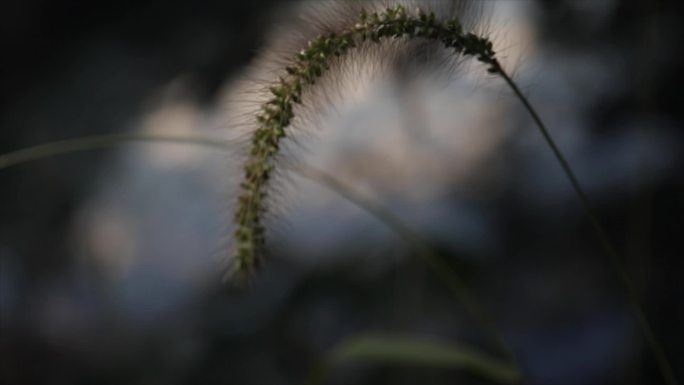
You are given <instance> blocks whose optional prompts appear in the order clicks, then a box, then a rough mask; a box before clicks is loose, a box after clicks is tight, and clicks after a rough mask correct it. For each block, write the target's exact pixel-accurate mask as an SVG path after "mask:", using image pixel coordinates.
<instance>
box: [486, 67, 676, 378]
mask: <svg viewBox="0 0 684 385" xmlns="http://www.w3.org/2000/svg"><path fill="white" fill-rule="evenodd" d="M495 66H496V67H497V69H498V71H497V72H498V73H499V74H500V76H501V77H502V78H503V79H504V81H505V82H506V83H507V84H508V86H509V87H510V88H511V90H512V91H513V93H514V94H515V95H516V96H517V98H518V99H519V100H520V102H521V103H522V104H523V106H525V109H526V110H527V112H528V113H529V114H530V116H532V119H533V120H534V122H535V124H536V125H537V127H538V128H539V131H540V132H541V134H542V136H543V137H544V140H545V141H546V144H547V145H548V146H549V147H550V148H551V151H553V154H554V156H555V157H556V159H557V160H558V162H559V163H560V165H561V167H562V168H563V172H564V173H565V176H566V177H567V178H568V180H569V181H570V184H571V185H572V188H573V189H574V190H575V193H576V195H577V197H578V198H579V201H580V204H581V206H582V209H583V210H584V213H585V214H586V216H587V218H589V222H590V223H591V226H592V228H593V230H594V233H595V234H596V236H597V237H598V239H599V242H600V243H601V247H602V248H603V250H604V252H605V253H606V254H607V255H608V257H609V258H610V261H611V264H612V265H613V268H614V269H615V271H616V272H617V273H618V275H619V277H620V279H621V281H622V283H623V284H624V286H625V289H626V290H627V299H628V301H629V303H630V305H631V307H632V310H633V311H634V315H635V317H636V319H637V322H638V324H639V328H640V329H641V331H642V332H643V333H644V337H645V338H646V343H647V344H648V346H649V348H650V349H651V351H652V353H653V356H654V358H655V360H656V362H657V364H658V367H659V368H660V372H661V374H662V375H663V378H664V379H665V381H666V383H667V384H668V385H677V384H678V381H677V379H676V377H675V374H674V370H673V369H672V366H671V365H670V362H669V360H668V358H667V355H666V354H665V351H664V349H663V347H662V345H661V344H660V342H659V341H658V339H657V338H656V336H655V333H654V332H653V329H652V327H651V324H650V323H649V322H648V318H646V313H645V312H644V309H643V306H642V305H641V301H640V300H639V296H638V294H637V291H636V289H635V286H634V283H633V282H632V278H631V277H630V276H629V273H628V272H627V269H626V267H625V265H624V263H623V262H622V260H621V259H620V256H619V255H618V252H617V250H616V249H615V247H614V246H613V243H612V242H611V241H610V238H609V237H608V234H607V232H606V230H605V227H604V226H603V225H602V224H601V221H600V220H599V218H598V215H597V214H596V211H595V210H594V209H593V207H592V205H591V203H590V202H589V197H588V196H587V194H586V192H585V191H584V189H583V188H582V186H581V185H580V183H579V180H578V179H577V176H576V175H575V173H574V172H573V171H572V168H571V167H570V164H569V163H568V161H567V159H566V158H565V156H564V155H563V153H562V152H561V151H560V149H559V148H558V145H557V144H556V142H555V140H554V139H553V137H552V136H551V133H550V132H549V130H548V129H547V128H546V125H545V124H544V122H543V121H542V120H541V118H540V117H539V114H537V111H536V110H535V109H534V107H532V104H531V103H530V101H529V100H528V99H527V97H526V96H525V95H524V94H523V93H522V91H520V88H519V87H518V85H517V84H516V83H515V82H514V81H513V80H512V79H511V77H510V76H509V75H508V73H506V71H504V70H503V68H502V67H501V65H500V64H499V63H498V61H497V62H496V64H495Z"/></svg>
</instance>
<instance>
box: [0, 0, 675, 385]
mask: <svg viewBox="0 0 684 385" xmlns="http://www.w3.org/2000/svg"><path fill="white" fill-rule="evenodd" d="M531 4H532V5H531V6H529V7H527V8H525V9H526V10H528V11H530V12H532V14H531V17H529V20H531V21H532V25H530V26H529V28H531V30H532V31H533V32H534V35H535V37H536V39H537V44H538V45H537V49H538V50H540V51H542V52H544V54H545V55H547V56H550V57H560V58H563V59H558V61H556V62H554V61H553V60H551V61H550V62H551V63H556V64H559V65H560V68H561V69H567V73H570V74H571V75H568V76H569V79H570V80H567V79H566V81H568V82H570V83H573V82H574V83H573V84H575V85H577V86H579V87H587V91H586V95H587V97H586V98H584V97H582V95H583V94H582V93H579V95H580V97H579V98H574V99H572V100H571V101H566V103H575V107H574V111H576V113H577V114H581V117H582V119H581V121H582V122H583V130H584V131H585V132H584V141H583V142H582V143H583V146H581V148H579V149H576V150H575V151H574V152H572V154H573V155H572V156H571V161H573V162H574V164H578V165H579V166H578V168H577V169H578V174H579V176H580V179H581V180H583V181H584V182H586V184H587V185H588V189H589V191H590V195H591V196H592V198H593V199H592V200H593V202H594V204H595V206H596V208H597V210H598V213H599V215H600V217H601V219H602V220H603V221H604V223H605V224H606V225H607V228H608V232H609V236H610V237H611V238H612V240H613V241H614V242H615V244H616V245H617V247H618V250H619V252H620V253H621V255H622V257H623V258H624V259H625V261H626V263H627V266H628V270H629V271H630V273H631V274H632V275H633V276H634V278H635V283H636V287H637V289H638V292H639V296H640V298H641V300H642V301H643V303H644V305H645V311H646V314H647V315H648V317H649V319H650V320H651V322H652V326H653V328H654V330H655V332H656V334H657V336H658V338H659V340H660V341H661V342H662V344H663V346H664V349H665V350H666V352H667V354H668V356H669V357H670V360H671V362H672V365H673V366H674V369H675V372H676V373H677V375H678V377H679V378H684V372H683V371H682V370H681V367H683V366H684V333H683V332H682V326H681V325H684V312H682V299H683V298H684V289H682V287H683V286H682V284H681V283H680V279H681V276H682V274H681V273H682V269H681V266H682V262H681V256H682V248H681V244H682V240H681V236H682V215H683V214H684V204H683V203H682V193H683V192H684V185H683V183H682V178H681V176H682V175H681V171H682V160H683V159H682V132H681V128H682V124H683V122H684V116H683V115H684V108H682V107H683V106H684V100H683V98H684V96H683V95H684V92H683V91H682V90H684V81H683V80H684V63H683V61H684V55H683V54H682V49H681V45H682V44H681V43H682V41H684V28H683V27H682V22H681V19H682V16H684V12H682V11H683V9H682V8H683V7H684V6H683V5H682V4H683V3H682V2H679V1H670V2H667V1H645V0H644V1H636V0H630V1H536V2H532V3H531ZM285 8H287V4H283V3H276V2H271V1H258V2H257V1H250V2H248V1H163V2H162V1H147V0H143V1H135V2H133V1H128V2H127V1H97V2H92V1H64V0H53V1H36V0H26V1H21V2H18V1H10V2H4V3H3V4H2V5H0V19H1V22H0V26H1V28H2V32H1V33H0V47H1V49H2V51H1V52H2V54H1V56H2V61H1V64H0V85H1V87H0V100H1V103H0V152H3V153H4V152H8V151H11V150H14V149H18V148H22V147H26V146H30V145H34V144H38V143H43V142H47V141H51V140H58V139H64V138H72V137H78V136H81V135H92V134H102V133H120V132H123V131H125V130H127V128H126V127H130V123H131V122H134V121H136V119H138V118H139V117H140V116H141V115H142V114H143V112H144V109H145V105H146V103H147V101H148V100H149V98H150V97H151V95H154V93H155V92H156V90H158V89H159V88H160V87H162V86H164V85H165V84H168V83H170V82H172V81H173V79H175V78H176V77H177V76H178V75H179V74H183V76H185V77H186V78H189V79H191V80H190V81H189V83H190V84H192V87H191V88H190V91H189V92H190V96H189V97H190V98H191V99H192V100H193V101H194V102H195V103H196V104H197V105H199V106H204V107H206V108H210V107H211V106H213V105H214V103H216V98H217V93H218V92H219V90H220V87H221V86H222V85H223V84H224V83H225V82H227V81H229V80H230V79H231V78H232V77H233V76H236V74H237V73H238V71H240V70H242V69H244V68H245V66H247V65H249V63H250V60H252V59H253V58H254V56H255V55H256V53H257V52H258V50H259V48H260V47H262V44H264V42H265V39H266V33H267V32H268V31H269V26H271V25H272V23H273V20H275V19H277V13H278V12H279V10H281V9H285ZM587 57H591V58H592V60H594V61H591V62H590V63H596V62H599V63H602V64H603V65H604V66H606V67H608V68H611V69H612V68H614V70H610V71H608V72H609V73H610V74H611V78H610V81H609V82H598V83H595V84H601V87H604V88H601V89H598V90H597V89H592V84H593V83H592V80H591V75H590V74H585V73H584V72H583V68H584V67H583V66H582V63H583V60H584V59H583V58H587ZM571 59H572V60H571ZM587 66H590V64H588V65H587ZM589 72H591V71H589ZM550 76H553V75H550ZM572 76H575V77H576V78H573V77H572ZM523 81H524V79H523ZM545 81H547V79H546V78H543V77H541V78H538V79H537V82H539V83H540V84H538V85H537V87H538V88H539V89H540V90H543V89H545V87H553V85H545V83H544V82H545ZM606 84H607V86H606ZM539 94H541V95H543V91H540V92H539ZM539 98H540V99H541V98H542V96H540V97H539ZM533 102H534V100H533ZM542 102H543V101H542ZM551 103H552V102H551ZM546 106H548V104H547V105H546ZM539 109H540V110H541V111H553V110H552V109H551V110H550V109H548V108H547V109H545V108H544V105H543V104H542V105H541V106H539ZM516 114H519V115H517V116H513V117H512V118H511V119H510V120H511V122H512V123H511V124H523V123H525V122H527V121H528V120H527V119H528V118H527V117H526V116H525V115H524V113H523V111H518V112H516ZM547 114H552V112H547ZM542 115H543V114H542ZM525 124H527V123H525ZM560 129H562V128H560ZM560 129H559V130H560ZM560 136H561V137H562V134H561V135H560ZM625 138H628V139H630V140H632V141H633V142H634V143H633V146H632V145H628V146H626V147H625V146H622V145H623V144H624V140H627V139H625ZM644 141H647V142H648V145H644V146H643V147H642V146H641V144H643V142H644ZM630 143H632V142H630ZM534 146H536V147H538V148H539V150H538V151H541V152H544V151H546V150H545V147H544V146H543V144H542V143H541V142H538V143H536V144H535V145H534ZM525 148H526V147H525V145H522V147H521V145H520V144H519V143H516V142H515V141H514V140H512V141H510V142H509V143H507V144H506V146H505V147H504V149H503V150H502V151H503V152H502V153H503V154H505V157H506V159H507V162H508V164H509V165H510V168H509V170H512V171H513V173H512V174H511V176H509V178H508V179H507V180H509V182H508V183H507V184H506V186H505V187H504V188H503V189H501V190H500V191H498V192H497V193H496V194H495V196H494V197H493V198H491V197H490V198H488V199H478V198H476V197H473V196H466V198H463V193H462V192H461V191H460V190H458V189H457V188H455V189H454V193H453V200H454V201H463V200H465V201H466V202H467V203H468V204H469V205H475V206H477V207H485V208H486V212H488V213H494V214H492V215H493V217H494V221H495V222H496V224H497V225H496V227H497V229H499V230H500V233H501V234H503V235H502V236H499V237H497V238H496V239H493V240H491V241H490V242H495V243H496V247H494V248H493V249H491V250H490V249H487V250H488V251H485V252H484V253H485V254H487V255H479V254H482V253H483V252H482V250H480V249H477V248H476V249H475V250H463V249H459V248H458V247H454V246H453V245H442V244H440V243H439V241H435V242H433V243H434V244H433V246H435V247H436V248H438V249H439V250H440V251H441V252H442V253H444V254H445V255H446V256H448V257H449V261H450V262H451V263H452V264H453V266H454V268H456V269H457V270H459V271H461V272H462V273H463V275H464V276H465V278H466V280H467V281H468V282H469V284H470V285H471V286H472V287H473V289H474V291H475V292H476V293H477V294H478V297H479V298H480V299H481V301H482V303H483V304H484V306H485V307H486V308H488V309H490V310H491V312H492V313H493V315H494V318H495V320H496V323H497V326H498V327H499V328H500V329H501V330H502V331H503V333H504V335H505V336H506V338H507V339H508V340H509V341H510V343H511V344H512V346H513V349H514V351H515V353H516V356H517V357H518V359H519V361H520V364H521V367H522V368H523V370H524V371H525V374H526V377H527V380H528V382H529V383H533V384H643V383H650V384H657V383H661V382H662V379H661V377H660V375H659V372H658V369H657V366H656V365H655V362H654V360H653V359H652V356H651V354H650V352H649V350H648V347H647V346H646V344H645V342H644V340H643V338H642V336H641V333H640V331H639V329H638V327H637V325H636V323H635V321H634V318H633V317H632V313H631V312H630V307H629V304H628V303H627V301H626V297H625V294H624V293H625V291H624V289H623V287H622V286H621V283H620V281H619V280H618V278H617V274H616V273H615V271H614V270H613V269H612V267H611V265H610V264H609V262H608V259H607V258H606V257H605V256H604V255H603V254H602V253H601V249H600V247H599V244H598V242H597V241H596V239H595V236H594V234H593V233H592V232H591V229H590V226H589V223H588V221H587V220H586V219H585V217H584V216H583V215H582V213H581V210H580V207H579V205H578V203H577V202H576V200H574V197H572V195H568V193H567V191H569V190H568V188H567V186H565V183H566V182H565V181H564V180H563V179H562V176H561V177H559V176H558V175H559V169H558V168H557V167H556V165H555V164H554V163H553V162H554V160H553V159H552V158H551V157H550V155H549V154H546V153H544V155H542V158H540V159H542V160H541V161H542V162H546V164H548V167H547V166H543V167H539V166H535V164H536V163H534V164H531V163H530V162H534V161H535V160H534V159H530V158H529V155H527V154H526V153H525V151H526V150H525ZM114 155H115V152H114V151H113V150H109V149H107V150H101V151H93V152H87V153H79V154H74V155H69V156H61V157H58V158H53V159H48V160H43V161H38V162H34V163H31V164H26V165H21V166H17V167H15V168H12V169H7V170H0V201H1V202H2V204H0V312H1V313H0V327H1V329H0V382H2V383H6V384H61V383H64V384H67V383H68V384H88V383H98V384H99V383H128V384H136V383H140V384H142V383H145V384H149V383H160V384H162V383H164V384H169V383H232V384H281V383H282V384H296V383H301V381H302V379H303V378H305V376H306V374H307V371H308V370H309V369H310V368H311V367H312V366H313V365H314V364H315V363H316V362H317V361H316V360H317V358H318V357H320V355H321V354H323V353H324V352H325V351H326V350H328V349H329V348H330V347H331V346H333V345H334V344H335V343H337V342H339V341H341V340H342V339H343V338H344V337H345V336H348V335H351V334H353V333H355V332H362V331H369V330H372V331H403V332H414V333H415V334H421V333H422V334H430V335H433V336H437V337H440V338H443V339H444V340H452V339H453V340H459V341H463V342H467V343H470V344H473V345H479V346H481V347H482V349H485V350H486V349H488V348H487V343H486V341H484V339H483V338H482V337H481V336H479V333H480V331H478V328H477V325H476V324H475V323H474V322H473V321H472V320H469V319H468V317H467V316H465V315H464V312H463V309H462V308H461V307H458V306H456V307H454V306H453V301H451V299H450V297H449V293H448V292H446V291H445V290H444V288H443V287H442V286H440V283H439V282H438V281H437V280H435V279H434V278H432V277H431V276H430V273H429V272H428V271H427V270H426V268H425V267H424V266H423V265H422V264H421V262H419V261H418V260H416V259H413V258H409V257H410V256H411V255H410V254H411V253H410V251H408V250H406V249H405V248H404V249H402V248H401V247H397V246H396V245H394V246H391V247H389V250H391V253H394V254H397V253H398V254H400V257H401V258H399V259H398V260H397V261H395V262H394V263H392V264H390V265H389V266H388V267H385V268H382V269H379V270H377V271H374V272H372V273H368V274H363V275H361V276H359V275H358V269H357V266H356V264H357V263H358V260H354V259H353V258H352V261H351V262H348V263H335V264H332V266H330V267H327V268H322V269H314V270H311V269H304V268H298V266H297V265H296V264H294V263H291V262H287V261H288V258H287V257H284V258H279V257H278V256H274V262H273V263H272V264H271V265H270V266H269V268H268V270H267V272H265V274H264V275H263V277H260V278H259V279H258V282H257V283H256V284H255V285H254V286H253V287H251V288H250V289H248V290H241V289H236V288H234V287H231V286H230V285H223V284H222V283H221V281H220V279H219V278H220V275H219V276H217V277H215V276H212V277H211V278H208V280H209V282H207V283H205V285H203V286H202V287H201V289H200V291H201V293H202V294H201V295H197V296H194V297H192V298H193V299H192V300H187V301H182V302H181V303H180V304H175V305H173V306H171V307H170V308H168V309H165V310H164V311H163V312H159V313H155V314H156V316H154V317H152V318H150V319H146V320H145V322H138V321H136V318H135V317H132V318H130V317H127V316H126V313H127V309H126V307H125V306H117V307H115V308H112V307H111V306H110V303H111V302H110V298H108V295H109V294H108V293H110V292H109V291H108V290H107V289H103V288H102V287H101V286H103V285H104V286H106V285H107V284H105V283H102V282H99V281H98V280H99V278H97V277H98V276H97V274H95V273H94V272H93V273H92V274H91V273H90V272H89V271H88V269H87V268H86V269H83V267H82V266H81V265H80V264H79V261H78V260H77V259H76V258H75V256H74V255H75V252H74V250H75V248H76V247H75V246H74V235H73V232H74V229H73V223H74V216H75V215H76V212H77V211H79V210H80V208H81V207H82V205H83V202H84V200H86V199H87V197H88V196H89V194H92V191H93V188H94V187H93V185H94V183H95V182H94V181H97V180H99V179H98V178H100V177H101V175H103V173H106V172H107V170H108V168H107V167H108V164H109V163H110V161H111V159H112V157H113V156H114ZM612 155H615V156H612ZM618 155H619V156H618ZM625 164H628V165H629V167H627V168H626V169H625V167H623V166H624V165H625ZM625 170H627V171H625ZM482 172H483V173H486V172H487V171H486V170H483V171H482ZM545 173H552V174H554V175H555V177H553V178H551V179H550V180H551V182H549V183H552V184H558V185H561V186H562V187H558V188H556V189H554V188H551V189H550V190H548V191H549V192H548V193H546V194H545V198H544V199H543V203H539V202H537V203H530V202H529V201H528V200H527V199H525V195H524V194H525V192H526V191H529V190H530V189H534V188H535V186H543V185H545V181H546V180H549V178H546V177H545V176H544V175H545ZM554 178H555V179H554ZM530 181H536V182H534V183H528V182H530ZM530 186H531V187H530ZM162 190H163V189H162ZM466 195H468V194H466ZM424 235H425V236H426V238H428V239H430V238H431V235H430V233H427V234H424ZM219 242H220V241H219V240H218V239H217V240H216V243H217V244H218V243H219ZM340 242H341V244H340V245H341V247H338V248H336V249H335V250H334V251H331V250H328V251H327V252H328V253H332V254H335V255H341V257H340V258H341V259H344V258H346V257H347V255H346V254H355V253H358V248H363V247H362V246H359V245H350V246H349V247H346V246H344V242H343V241H340ZM396 243H397V244H400V241H396ZM351 246H353V247H351ZM397 250H399V251H397ZM492 250H493V251H492ZM288 252H290V253H296V250H294V251H293V250H289V251H288V250H285V251H283V253H285V254H286V253H288ZM385 252H386V251H385ZM274 254H277V253H275V252H274ZM464 254H473V255H469V256H468V257H467V258H466V259H465V260H463V259H460V257H459V256H462V255H464ZM217 269H219V267H217ZM143 279H147V280H149V282H147V283H148V284H149V285H151V286H154V279H155V278H154V274H151V275H150V276H149V277H148V278H143ZM57 292H59V293H61V294H60V296H59V299H57V300H55V299H54V298H53V295H54V294H55V293H57ZM60 301H61V302H60ZM64 302H66V303H67V304H69V305H68V306H63V307H60V306H61V305H60V304H63V303H64ZM55 303H56V304H55ZM74 304H75V305H74ZM51 309H52V310H51ZM55 309H56V310H55ZM60 317H61V318H60ZM335 374H336V377H337V378H336V379H334V380H333V381H335V380H336V381H337V382H338V383H358V384H360V383H368V384H370V383H374V384H379V383H393V384H398V383H407V384H409V383H415V382H416V381H421V382H423V383H435V384H441V383H456V382H458V381H464V382H465V383H480V382H481V380H480V379H478V378H476V377H469V376H467V375H464V374H462V373H460V372H452V371H440V370H437V371H432V370H425V369H416V368H395V367H381V366H380V367H378V366H370V367H369V366H360V367H357V366H353V367H345V368H343V369H341V370H339V371H336V372H335Z"/></svg>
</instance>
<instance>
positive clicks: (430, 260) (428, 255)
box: [291, 164, 519, 368]
mask: <svg viewBox="0 0 684 385" xmlns="http://www.w3.org/2000/svg"><path fill="white" fill-rule="evenodd" d="M291 169H292V170H293V171H295V172H296V173H297V174H299V175H300V176H303V177H305V178H307V179H310V180H313V181H315V182H317V183H319V184H322V185H325V186H327V187H328V188H330V189H331V190H333V191H335V192H336V193H337V194H338V195H340V196H342V197H343V198H345V199H346V200H348V201H349V202H352V203H354V204H355V205H356V206H358V207H360V208H362V209H363V210H365V211H366V212H368V213H369V214H371V215H372V216H373V217H375V218H377V219H378V220H380V221H381V222H382V223H383V224H384V225H385V226H387V227H388V228H389V229H391V230H392V231H393V232H394V233H395V234H397V235H398V236H399V237H400V238H401V239H403V240H404V241H405V242H406V243H407V244H408V245H409V246H411V248H412V249H413V250H414V252H415V253H416V254H418V255H419V256H420V257H422V258H424V259H425V261H426V262H427V264H428V266H429V267H430V269H432V271H433V273H434V274H435V275H437V277H438V278H439V279H440V280H441V281H442V283H443V284H445V285H446V286H447V287H448V288H449V290H450V291H451V292H452V294H453V295H455V296H456V297H457V298H458V299H459V301H461V302H462V303H463V305H464V306H465V307H466V310H467V311H468V312H469V313H470V314H471V315H472V316H473V317H474V318H475V319H476V320H477V321H478V322H479V323H480V327H482V328H483V329H484V330H485V331H486V332H487V333H488V334H489V336H490V337H492V339H493V341H492V342H493V343H494V344H495V345H496V346H498V348H499V350H500V351H501V352H502V353H503V354H504V356H505V357H506V358H507V359H508V360H509V361H510V362H511V364H512V365H513V366H515V367H516V368H517V367H519V366H518V365H517V360H516V358H515V355H514V354H513V350H512V349H511V347H510V346H509V345H508V343H507V342H506V340H505V339H504V338H503V336H502V335H501V333H500V332H499V331H498V328H497V327H496V324H495V322H494V321H493V320H492V318H491V317H490V316H489V314H488V313H487V312H486V311H485V310H484V309H483V308H482V307H481V306H480V305H479V303H478V302H477V301H476V300H475V298H474V296H473V295H472V293H471V292H470V290H469V289H468V287H467V285H466V284H465V281H464V280H463V278H461V276H460V275H459V274H458V273H457V272H456V271H455V270H454V269H453V268H452V267H451V266H450V265H449V263H448V262H447V261H446V260H445V259H444V257H442V256H441V255H440V254H439V253H437V252H436V251H435V250H434V249H433V248H432V247H431V246H430V245H429V244H428V243H427V242H425V241H424V240H423V239H422V238H421V237H420V236H419V235H418V233H417V232H416V231H415V230H413V229H412V228H411V227H410V226H409V225H407V224H406V222H404V221H402V220H401V219H400V218H399V217H397V216H396V215H394V214H393V213H392V212H391V211H389V210H387V209H386V208H385V207H383V206H382V205H380V204H378V203H377V202H374V201H372V200H371V199H369V198H367V197H365V196H363V195H362V194H360V193H358V192H356V191H355V190H354V189H352V188H351V187H349V186H346V185H345V184H344V183H342V182H341V181H340V180H338V179H336V178H335V177H333V176H332V175H330V174H328V173H326V172H325V171H322V170H320V169H317V168H315V167H312V166H309V165H303V164H299V165H297V166H296V167H293V168H291Z"/></svg>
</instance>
